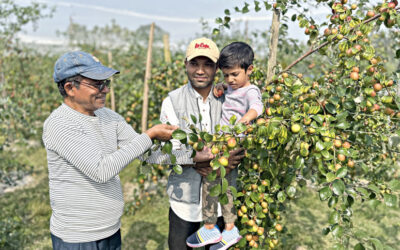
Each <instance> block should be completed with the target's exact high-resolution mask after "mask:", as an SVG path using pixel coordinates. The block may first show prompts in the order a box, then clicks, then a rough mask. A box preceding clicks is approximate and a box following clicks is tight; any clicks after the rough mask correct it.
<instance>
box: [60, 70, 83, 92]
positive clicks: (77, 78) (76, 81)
mask: <svg viewBox="0 0 400 250" xmlns="http://www.w3.org/2000/svg"><path fill="white" fill-rule="evenodd" d="M81 80H82V77H81V76H80V75H76V76H72V77H68V78H66V79H64V80H61V81H59V82H58V83H57V87H58V91H60V94H61V95H62V97H67V96H68V95H67V92H66V91H65V88H64V87H65V84H66V83H67V82H72V83H73V84H74V85H75V86H76V87H77V88H79V82H80V81H81Z"/></svg>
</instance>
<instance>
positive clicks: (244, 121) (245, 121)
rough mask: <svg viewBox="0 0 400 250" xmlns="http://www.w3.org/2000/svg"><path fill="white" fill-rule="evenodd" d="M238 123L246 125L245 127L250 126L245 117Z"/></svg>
mask: <svg viewBox="0 0 400 250" xmlns="http://www.w3.org/2000/svg"><path fill="white" fill-rule="evenodd" d="M237 123H244V124H245V125H249V124H250V121H249V120H248V119H246V118H244V117H242V119H240V120H239V121H238V122H237Z"/></svg>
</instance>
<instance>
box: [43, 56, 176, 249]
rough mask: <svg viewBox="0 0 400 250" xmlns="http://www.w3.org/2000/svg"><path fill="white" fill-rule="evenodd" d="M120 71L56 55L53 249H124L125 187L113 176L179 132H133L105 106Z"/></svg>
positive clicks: (51, 129) (51, 123)
mask: <svg viewBox="0 0 400 250" xmlns="http://www.w3.org/2000/svg"><path fill="white" fill-rule="evenodd" d="M116 73H119V72H118V71H117V70H114V69H111V68H108V67H105V66H103V65H102V64H101V63H100V62H99V60H98V59H97V58H95V57H94V56H92V55H90V54H88V53H85V52H82V51H74V52H69V53H66V54H64V55H63V56H61V57H60V58H59V59H58V60H57V62H56V64H55V67H54V75H53V77H54V81H55V82H56V83H57V84H58V89H59V91H60V93H61V95H62V96H63V98H64V102H63V103H62V104H61V106H59V107H58V108H57V109H56V110H54V111H53V112H52V113H51V115H50V116H49V117H48V118H47V119H46V121H45V123H44V127H43V142H44V145H45V148H46V151H47V160H48V168H49V186H50V204H51V208H52V215H51V219H50V231H51V238H52V242H53V249H121V235H120V230H119V229H120V226H121V222H120V218H121V215H122V212H123V206H124V201H123V196H122V188H121V183H120V179H119V176H118V173H119V172H120V171H121V170H122V169H123V168H124V167H126V166H127V165H128V164H129V163H130V162H131V161H132V160H134V159H135V158H137V157H139V156H141V155H142V154H143V153H144V152H145V151H147V150H148V149H149V148H150V147H151V146H152V139H159V140H169V139H170V138H171V135H172V132H173V130H174V129H176V128H177V127H176V126H170V125H166V124H162V125H157V126H154V127H152V128H151V129H149V130H147V131H146V132H144V133H142V134H138V133H136V132H135V130H134V129H133V128H132V127H131V126H130V125H128V124H127V123H126V122H125V120H124V118H123V117H121V116H120V115H119V114H117V113H115V112H113V111H112V110H110V109H107V108H105V107H104V104H105V100H106V95H107V93H108V92H109V88H108V87H109V83H110V81H109V80H108V78H109V77H111V76H112V75H114V74H116Z"/></svg>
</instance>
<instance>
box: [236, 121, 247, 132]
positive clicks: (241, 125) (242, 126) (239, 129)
mask: <svg viewBox="0 0 400 250" xmlns="http://www.w3.org/2000/svg"><path fill="white" fill-rule="evenodd" d="M246 129H247V127H246V125H245V124H244V123H238V124H237V125H236V126H235V128H234V130H235V133H236V134H241V133H243V132H244V131H246Z"/></svg>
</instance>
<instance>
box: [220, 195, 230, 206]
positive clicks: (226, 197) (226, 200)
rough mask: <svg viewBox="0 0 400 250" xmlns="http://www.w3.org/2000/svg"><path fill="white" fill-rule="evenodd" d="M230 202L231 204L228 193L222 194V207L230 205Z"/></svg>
mask: <svg viewBox="0 0 400 250" xmlns="http://www.w3.org/2000/svg"><path fill="white" fill-rule="evenodd" d="M228 202H229V200H228V196H227V194H226V193H224V194H222V195H221V196H220V197H219V203H221V205H226V204H228Z"/></svg>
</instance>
